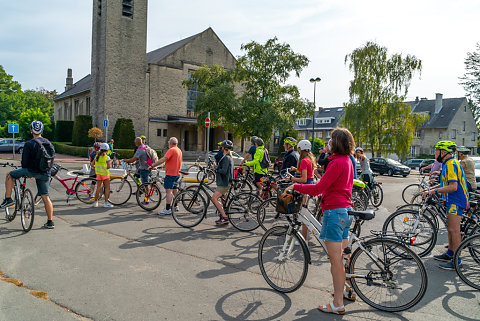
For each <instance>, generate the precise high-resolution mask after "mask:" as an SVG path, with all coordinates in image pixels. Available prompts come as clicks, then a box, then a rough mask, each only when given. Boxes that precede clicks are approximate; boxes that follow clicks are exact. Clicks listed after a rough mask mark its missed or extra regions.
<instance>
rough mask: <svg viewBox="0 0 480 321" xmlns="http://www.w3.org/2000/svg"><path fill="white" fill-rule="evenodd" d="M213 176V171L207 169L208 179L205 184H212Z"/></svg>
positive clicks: (214, 176)
mask: <svg viewBox="0 0 480 321" xmlns="http://www.w3.org/2000/svg"><path fill="white" fill-rule="evenodd" d="M215 178H216V175H215V171H213V170H211V169H207V179H208V182H207V185H211V184H213V183H214V182H215Z"/></svg>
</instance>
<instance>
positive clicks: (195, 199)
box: [172, 189, 207, 228]
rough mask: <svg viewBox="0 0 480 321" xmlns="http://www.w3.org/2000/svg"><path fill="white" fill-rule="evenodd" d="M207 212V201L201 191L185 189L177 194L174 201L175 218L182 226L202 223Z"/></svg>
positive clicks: (187, 226)
mask: <svg viewBox="0 0 480 321" xmlns="http://www.w3.org/2000/svg"><path fill="white" fill-rule="evenodd" d="M206 213H207V203H206V202H205V199H204V198H203V196H202V195H201V194H200V193H197V192H196V191H191V190H188V189H187V190H184V191H183V192H181V193H179V194H177V196H175V198H174V199H173V203H172V216H173V220H174V221H175V222H177V224H178V225H180V226H182V227H186V228H189V227H194V226H197V225H198V224H200V222H201V221H202V220H203V219H204V217H205V215H206Z"/></svg>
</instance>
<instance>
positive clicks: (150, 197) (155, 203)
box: [135, 182, 162, 211]
mask: <svg viewBox="0 0 480 321" xmlns="http://www.w3.org/2000/svg"><path fill="white" fill-rule="evenodd" d="M135 198H136V199H137V204H138V206H140V207H141V208H143V209H144V210H146V211H153V210H154V209H156V208H157V207H159V206H160V203H162V192H161V191H160V188H159V187H158V185H157V184H155V183H154V182H149V183H143V184H141V185H140V186H139V187H138V189H137V193H135Z"/></svg>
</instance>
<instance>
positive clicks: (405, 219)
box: [382, 210, 437, 257]
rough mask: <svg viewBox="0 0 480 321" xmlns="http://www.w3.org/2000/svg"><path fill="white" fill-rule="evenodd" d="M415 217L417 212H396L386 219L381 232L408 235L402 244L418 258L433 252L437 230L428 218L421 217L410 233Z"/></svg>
mask: <svg viewBox="0 0 480 321" xmlns="http://www.w3.org/2000/svg"><path fill="white" fill-rule="evenodd" d="M417 216H418V212H415V211H411V210H400V211H396V212H394V213H393V214H391V215H390V216H389V217H387V219H386V220H385V222H384V223H383V227H382V231H383V232H384V233H385V232H395V233H408V236H409V237H408V239H405V240H404V241H403V242H402V243H403V244H405V245H407V246H408V247H409V248H410V249H411V250H413V252H414V253H415V254H417V255H418V256H420V257H424V256H426V255H428V254H429V253H430V252H431V251H432V250H433V248H434V247H435V244H436V243H437V230H436V228H435V224H434V223H433V222H432V221H431V220H430V219H429V218H428V217H426V216H421V217H420V220H419V222H418V225H417V227H416V229H415V231H412V227H413V226H412V224H415V222H416V218H417Z"/></svg>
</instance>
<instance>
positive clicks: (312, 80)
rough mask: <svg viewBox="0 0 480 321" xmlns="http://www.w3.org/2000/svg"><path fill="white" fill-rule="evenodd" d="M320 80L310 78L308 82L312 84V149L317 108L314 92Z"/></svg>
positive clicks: (318, 78)
mask: <svg viewBox="0 0 480 321" xmlns="http://www.w3.org/2000/svg"><path fill="white" fill-rule="evenodd" d="M321 80H322V79H320V77H317V78H310V82H313V117H312V148H313V141H314V139H315V138H314V137H315V109H316V108H317V106H316V104H315V91H316V90H317V82H320V81H321Z"/></svg>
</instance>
